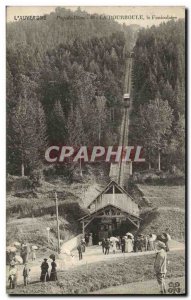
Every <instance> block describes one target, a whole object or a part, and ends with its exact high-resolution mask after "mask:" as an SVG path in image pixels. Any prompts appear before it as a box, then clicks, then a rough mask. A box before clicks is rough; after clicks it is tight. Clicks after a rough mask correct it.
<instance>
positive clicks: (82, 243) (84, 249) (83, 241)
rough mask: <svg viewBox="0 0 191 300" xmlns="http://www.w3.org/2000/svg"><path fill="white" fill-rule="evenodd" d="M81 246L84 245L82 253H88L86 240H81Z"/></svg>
mask: <svg viewBox="0 0 191 300" xmlns="http://www.w3.org/2000/svg"><path fill="white" fill-rule="evenodd" d="M81 245H82V252H85V251H86V242H85V239H84V238H82V239H81Z"/></svg>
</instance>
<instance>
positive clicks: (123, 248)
mask: <svg viewBox="0 0 191 300" xmlns="http://www.w3.org/2000/svg"><path fill="white" fill-rule="evenodd" d="M121 251H122V253H125V237H123V238H122V240H121Z"/></svg>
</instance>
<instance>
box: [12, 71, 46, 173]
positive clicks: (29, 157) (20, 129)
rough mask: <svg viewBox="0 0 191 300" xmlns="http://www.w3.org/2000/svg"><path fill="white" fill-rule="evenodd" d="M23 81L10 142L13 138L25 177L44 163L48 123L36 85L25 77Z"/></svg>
mask: <svg viewBox="0 0 191 300" xmlns="http://www.w3.org/2000/svg"><path fill="white" fill-rule="evenodd" d="M22 79H23V83H22V85H21V92H20V95H19V99H18V103H17V105H16V107H15V109H14V110H13V114H12V120H11V122H12V129H13V130H12V132H11V134H10V136H9V140H10V138H11V137H12V140H13V143H12V146H14V147H15V148H16V149H15V151H18V158H17V159H18V163H19V164H20V169H21V175H22V176H24V175H25V170H26V169H27V171H28V172H31V170H34V169H35V168H37V167H39V163H40V162H41V161H42V157H43V156H41V154H42V153H44V148H45V146H46V122H45V115H44V111H43V108H42V105H41V104H40V102H38V100H37V99H36V94H35V91H34V89H35V85H34V83H33V82H31V81H30V80H29V79H28V78H27V77H25V76H23V77H22ZM29 87H30V88H29ZM8 146H9V144H8Z"/></svg>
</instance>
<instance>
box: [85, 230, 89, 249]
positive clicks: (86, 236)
mask: <svg viewBox="0 0 191 300" xmlns="http://www.w3.org/2000/svg"><path fill="white" fill-rule="evenodd" d="M85 242H86V247H88V246H89V235H88V234H87V233H86V234H85Z"/></svg>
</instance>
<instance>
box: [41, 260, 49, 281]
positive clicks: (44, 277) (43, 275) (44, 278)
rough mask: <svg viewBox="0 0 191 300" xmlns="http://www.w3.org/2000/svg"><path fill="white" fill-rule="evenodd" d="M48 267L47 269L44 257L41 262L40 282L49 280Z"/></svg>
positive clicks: (47, 265)
mask: <svg viewBox="0 0 191 300" xmlns="http://www.w3.org/2000/svg"><path fill="white" fill-rule="evenodd" d="M48 269H49V264H48V263H47V258H44V261H43V262H42V264H41V276H40V281H42V282H46V281H49V275H48Z"/></svg>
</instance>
